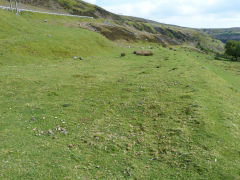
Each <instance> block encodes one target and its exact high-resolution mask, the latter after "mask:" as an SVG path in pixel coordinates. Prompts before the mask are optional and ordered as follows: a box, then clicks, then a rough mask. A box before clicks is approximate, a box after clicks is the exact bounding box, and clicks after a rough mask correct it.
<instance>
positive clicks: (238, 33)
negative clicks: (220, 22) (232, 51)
mask: <svg viewBox="0 0 240 180" xmlns="http://www.w3.org/2000/svg"><path fill="white" fill-rule="evenodd" d="M203 31H204V32H206V33H207V34H209V35H211V36H212V37H214V38H216V39H219V40H220V41H222V42H224V43H225V42H226V41H228V40H237V41H240V28H225V29H203Z"/></svg>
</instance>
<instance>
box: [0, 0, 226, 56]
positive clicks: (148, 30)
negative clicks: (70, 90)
mask: <svg viewBox="0 0 240 180" xmlns="http://www.w3.org/2000/svg"><path fill="white" fill-rule="evenodd" d="M19 2H20V4H19V7H20V8H27V9H36V8H37V9H38V10H44V11H53V12H61V13H62V12H64V13H69V14H74V15H81V16H82V15H83V16H91V17H94V18H96V19H97V20H96V21H97V22H96V21H94V22H92V21H91V23H89V21H88V20H87V19H86V20H85V22H84V23H82V24H80V26H81V27H82V28H85V29H87V30H91V31H96V32H99V33H101V34H103V35H104V36H105V37H107V38H108V39H110V40H114V41H122V40H124V41H132V42H133V41H134V42H138V41H142V42H145V41H147V42H154V43H158V44H161V45H164V46H166V45H182V44H188V45H191V46H194V47H197V48H199V49H201V50H203V51H207V52H209V51H211V52H218V53H221V52H223V49H224V48H223V47H224V45H223V43H222V42H220V41H219V40H216V39H213V38H212V37H210V36H208V35H207V34H206V33H203V32H202V31H197V30H195V29H191V28H183V27H179V26H174V25H168V24H162V23H158V22H155V21H151V20H147V19H143V18H136V17H128V16H120V15H116V14H114V13H111V12H108V11H106V10H105V9H103V8H101V7H98V6H96V5H92V4H89V3H86V2H84V1H82V0H38V1H32V0H19ZM0 4H4V5H7V4H9V3H7V4H6V0H0Z"/></svg>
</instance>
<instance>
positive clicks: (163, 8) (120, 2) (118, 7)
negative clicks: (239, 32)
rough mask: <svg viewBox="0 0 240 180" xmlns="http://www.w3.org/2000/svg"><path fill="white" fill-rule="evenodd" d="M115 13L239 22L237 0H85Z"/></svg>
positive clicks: (187, 21)
mask: <svg viewBox="0 0 240 180" xmlns="http://www.w3.org/2000/svg"><path fill="white" fill-rule="evenodd" d="M88 1H89V2H90V1H92V3H97V4H98V5H100V6H102V7H103V8H105V9H107V10H109V11H111V12H115V13H118V14H124V15H130V16H137V17H142V18H147V19H152V20H157V21H160V22H164V23H168V24H176V25H181V26H188V27H189V26H190V27H233V26H240V20H239V14H240V1H238V0H111V1H109V0H88Z"/></svg>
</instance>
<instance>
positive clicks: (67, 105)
mask: <svg viewBox="0 0 240 180" xmlns="http://www.w3.org/2000/svg"><path fill="white" fill-rule="evenodd" d="M69 106H72V105H71V104H63V105H62V107H69Z"/></svg>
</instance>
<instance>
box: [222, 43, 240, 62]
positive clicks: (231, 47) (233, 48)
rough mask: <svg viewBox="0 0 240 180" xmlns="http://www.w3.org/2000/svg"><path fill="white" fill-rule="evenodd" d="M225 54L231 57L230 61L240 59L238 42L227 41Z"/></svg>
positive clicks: (239, 44)
mask: <svg viewBox="0 0 240 180" xmlns="http://www.w3.org/2000/svg"><path fill="white" fill-rule="evenodd" d="M225 54H226V55H229V56H231V57H233V58H232V60H235V61H237V60H238V58H239V57H240V42H239V41H233V40H231V41H227V43H226V45H225Z"/></svg>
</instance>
